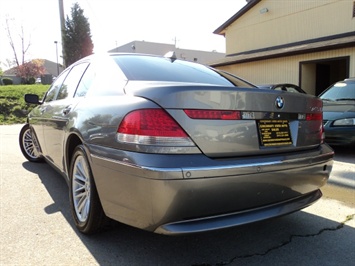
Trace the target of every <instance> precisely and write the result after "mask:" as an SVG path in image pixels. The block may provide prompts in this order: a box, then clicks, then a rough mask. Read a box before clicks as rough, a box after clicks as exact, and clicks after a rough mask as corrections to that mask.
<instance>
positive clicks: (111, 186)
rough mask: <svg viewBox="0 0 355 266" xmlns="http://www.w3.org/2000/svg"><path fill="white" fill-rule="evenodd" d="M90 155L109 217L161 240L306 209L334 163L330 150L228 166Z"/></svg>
mask: <svg viewBox="0 0 355 266" xmlns="http://www.w3.org/2000/svg"><path fill="white" fill-rule="evenodd" d="M88 149H89V152H90V154H91V167H92V171H93V174H94V178H95V182H96V186H97V189H98V193H99V197H100V200H101V203H102V206H103V208H104V211H105V213H106V215H107V216H109V217H111V218H113V219H115V220H118V221H120V222H123V223H126V224H129V225H132V226H135V227H138V228H142V229H146V230H149V231H153V232H157V233H163V234H181V233H192V232H200V231H207V230H214V229H219V228H225V227H230V226H235V225H241V224H246V223H250V222H255V221H259V220H263V219H267V218H272V217H276V216H280V215H284V214H287V213H291V212H294V211H297V210H299V209H302V208H304V207H307V206H308V205H310V204H311V203H313V202H314V201H316V200H317V199H318V198H320V197H321V193H320V191H319V188H320V187H322V186H323V185H325V184H326V182H327V180H328V178H329V175H330V172H331V169H332V164H333V159H332V158H333V151H332V149H331V148H329V146H327V145H326V144H324V145H321V146H320V147H319V148H317V149H314V150H311V151H302V152H297V153H294V154H285V155H277V156H260V157H257V158H254V157H253V158H243V159H226V160H213V159H209V158H207V157H205V156H203V155H180V156H177V155H153V154H137V153H132V152H123V151H115V150H111V149H108V148H102V147H98V146H89V147H88ZM108 155H110V156H108Z"/></svg>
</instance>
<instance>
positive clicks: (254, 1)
mask: <svg viewBox="0 0 355 266" xmlns="http://www.w3.org/2000/svg"><path fill="white" fill-rule="evenodd" d="M260 1H261V0H250V1H249V2H248V3H247V4H246V5H245V6H244V7H243V8H242V9H240V10H239V11H238V12H237V13H236V14H235V15H234V16H232V17H231V18H230V19H228V20H227V21H226V22H224V23H223V24H222V25H221V26H219V27H218V28H217V29H216V30H215V31H214V32H213V33H214V34H219V35H224V33H222V31H223V30H224V29H225V28H227V27H228V26H229V25H231V24H232V23H233V22H234V21H236V20H237V19H238V18H240V17H241V16H243V15H244V14H245V13H246V12H248V11H249V10H250V9H251V8H252V7H253V6H255V5H256V4H257V3H259V2H260Z"/></svg>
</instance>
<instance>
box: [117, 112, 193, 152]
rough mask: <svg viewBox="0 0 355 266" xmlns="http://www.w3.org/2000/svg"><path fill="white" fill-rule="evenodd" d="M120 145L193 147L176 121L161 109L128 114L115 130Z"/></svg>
mask: <svg viewBox="0 0 355 266" xmlns="http://www.w3.org/2000/svg"><path fill="white" fill-rule="evenodd" d="M116 139H117V140H118V141H119V142H122V143H131V144H142V145H156V146H195V145H194V143H193V142H192V141H191V139H190V138H189V136H188V135H187V134H186V133H185V131H184V130H182V128H181V127H180V126H179V125H178V124H177V123H176V121H175V120H174V119H173V118H172V117H171V116H170V115H169V114H168V113H166V112H165V111H164V110H162V109H140V110H135V111H133V112H130V113H128V114H127V115H126V116H125V117H124V118H123V120H122V122H121V124H120V126H119V127H118V130H117V135H116Z"/></svg>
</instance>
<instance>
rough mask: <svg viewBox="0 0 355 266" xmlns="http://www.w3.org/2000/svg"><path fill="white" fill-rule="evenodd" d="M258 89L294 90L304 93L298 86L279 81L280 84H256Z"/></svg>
mask: <svg viewBox="0 0 355 266" xmlns="http://www.w3.org/2000/svg"><path fill="white" fill-rule="evenodd" d="M258 87H259V88H260V89H269V90H276V91H287V92H296V93H306V92H305V91H304V90H302V89H301V88H300V87H299V86H297V85H295V84H290V83H280V84H267V85H258Z"/></svg>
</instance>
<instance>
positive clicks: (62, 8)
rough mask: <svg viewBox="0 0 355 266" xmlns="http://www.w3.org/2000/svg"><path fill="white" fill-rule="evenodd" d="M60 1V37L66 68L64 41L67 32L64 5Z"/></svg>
mask: <svg viewBox="0 0 355 266" xmlns="http://www.w3.org/2000/svg"><path fill="white" fill-rule="evenodd" d="M58 1H59V17H60V36H61V38H62V55H63V66H64V67H65V66H66V65H65V61H64V41H63V34H64V31H65V18H64V5H63V0H58Z"/></svg>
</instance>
